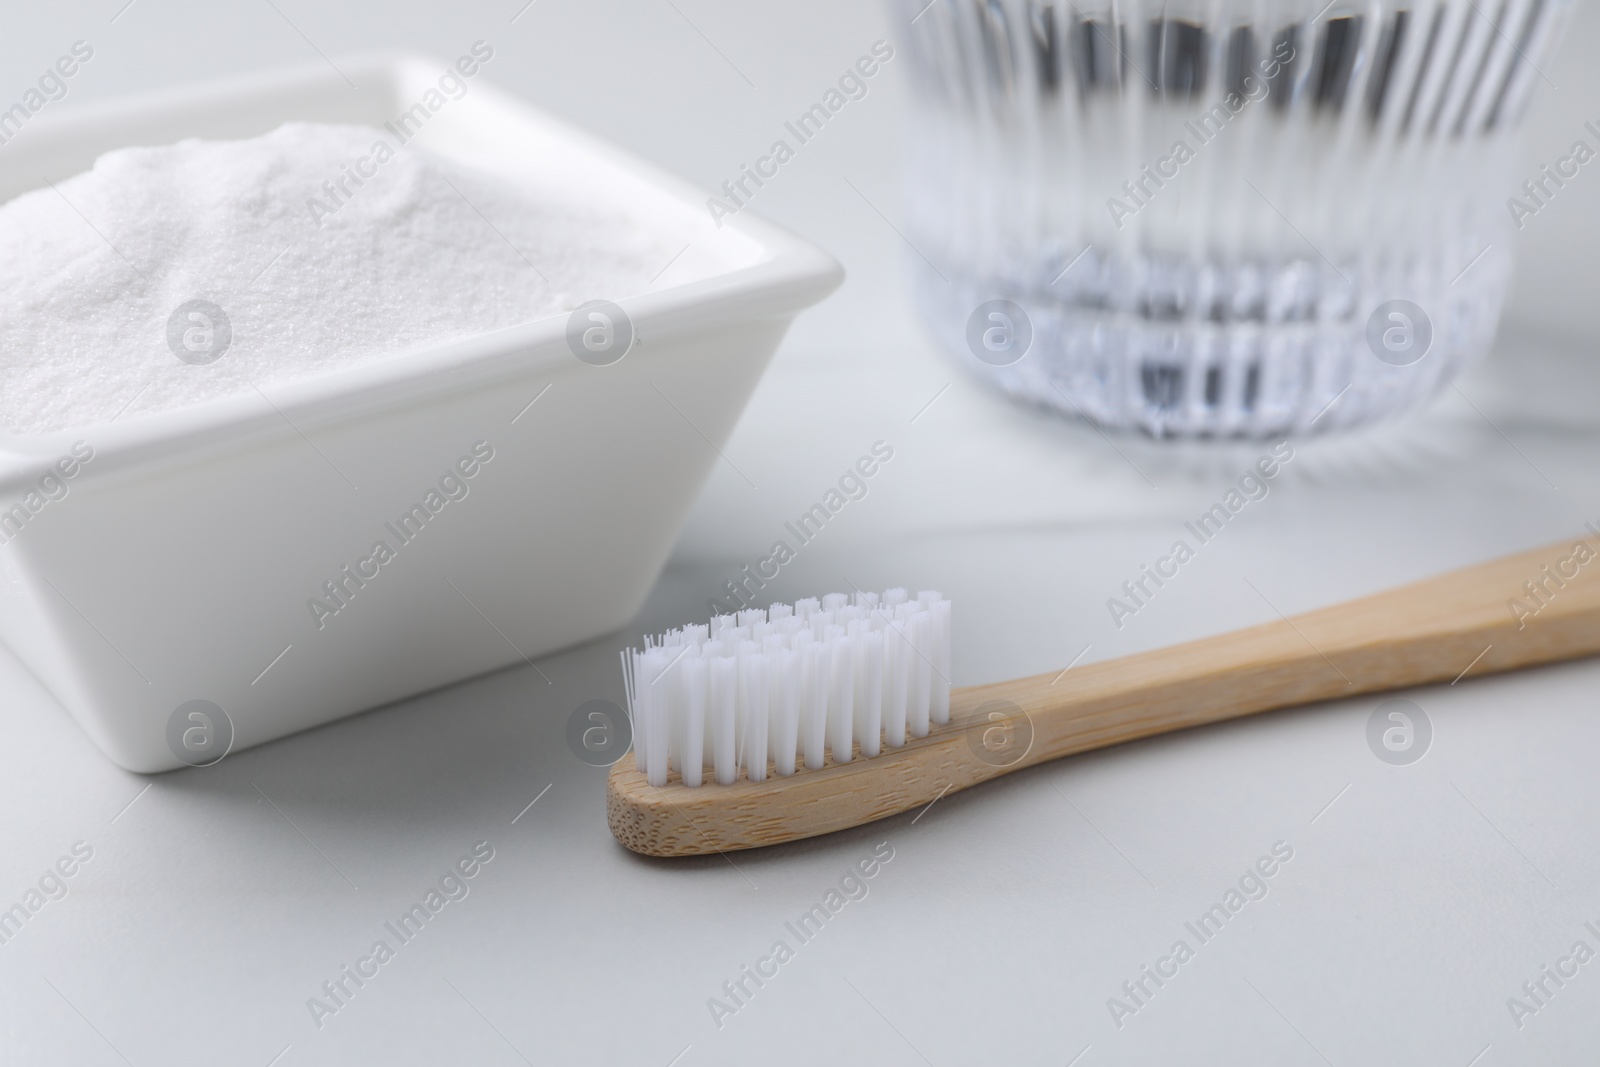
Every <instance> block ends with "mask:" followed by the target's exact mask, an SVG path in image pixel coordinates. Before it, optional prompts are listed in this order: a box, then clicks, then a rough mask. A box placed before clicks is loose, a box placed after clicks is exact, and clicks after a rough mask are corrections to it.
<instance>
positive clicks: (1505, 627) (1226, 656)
mask: <svg viewBox="0 0 1600 1067" xmlns="http://www.w3.org/2000/svg"><path fill="white" fill-rule="evenodd" d="M1524 583H1531V592H1530V588H1529V586H1528V585H1525V584H1524ZM1596 653H1600V537H1595V538H1594V539H1591V540H1574V541H1567V542H1562V543H1560V544H1555V545H1550V546H1547V547H1545V548H1540V549H1535V550H1534V551H1531V552H1524V553H1521V554H1519V555H1515V556H1508V557H1505V558H1502V559H1497V560H1494V561H1491V562H1489V563H1480V564H1477V565H1475V566H1471V567H1467V568H1464V569H1462V570H1457V571H1451V572H1450V573H1448V574H1442V575H1439V576H1437V577H1434V578H1428V579H1425V580H1423V581H1420V582H1415V583H1413V584H1411V585H1406V586H1401V587H1400V588H1397V589H1391V590H1388V591H1386V592H1382V593H1377V594H1375V595H1373V596H1368V597H1363V598H1361V599H1360V600H1352V601H1348V602H1346V603H1343V604H1337V605H1334V606H1333V607H1329V608H1323V609H1321V610H1319V611H1312V612H1308V613H1306V614H1304V615H1297V616H1294V617H1293V618H1280V619H1279V620H1278V621H1276V622H1270V623H1266V624H1264V625H1261V626H1255V627H1251V628H1250V629H1247V630H1238V631H1235V632H1233V633H1228V634H1222V635H1220V636H1217V637H1210V638H1205V639H1202V640H1199V641H1191V642H1189V643H1187V644H1183V645H1177V646H1175V647H1172V648H1164V649H1158V650H1156V651H1154V652H1146V653H1143V654H1141V655H1137V656H1129V657H1127V658H1125V659H1119V660H1110V661H1106V662H1102V663H1094V664H1090V665H1088V666H1085V667H1079V668H1075V669H1073V670H1071V671H1069V672H1067V673H1066V674H1065V675H1040V676H1038V677H1035V678H1023V679H1019V680H1017V681H1013V682H1003V683H999V684H996V685H986V686H978V687H975V688H972V689H966V690H962V691H961V703H962V704H963V705H970V703H971V702H973V701H976V702H977V705H978V706H982V705H983V704H985V703H987V702H993V701H1009V702H1011V703H1014V704H1016V705H1017V706H1018V707H1020V708H1021V709H1022V710H1023V711H1025V712H1026V713H1027V716H1028V718H1029V719H1030V720H1031V723H1032V727H1033V730H1034V742H1033V747H1032V748H1031V750H1030V751H1029V752H1028V753H1027V755H1026V756H1024V757H1022V758H1021V759H1019V760H1018V761H1017V764H1016V765H1017V766H1019V767H1025V766H1029V765H1031V764H1034V763H1040V762H1043V761H1045V760H1050V759H1055V758H1057V757H1060V756H1065V755H1069V754H1071V753H1074V752H1083V751H1086V750H1088V749H1094V748H1101V747H1103V746H1106V745H1113V744H1117V743H1119V742H1122V741H1129V740H1133V739H1135V738H1139V737H1147V736H1149V735H1151V734H1158V733H1165V732H1167V731H1169V730H1180V729H1183V728H1185V727H1189V726H1197V725H1200V724H1202V723H1209V722H1219V721H1222V720H1224V719H1232V718H1237V717H1239V716H1243V715H1251V714H1255V713H1257V712H1262V711H1270V710H1272V709H1274V708H1286V707H1296V706H1299V705H1303V704H1310V703H1315V702H1317V701H1321V700H1333V699H1339V698H1341V697H1348V696H1355V695H1358V694H1361V693H1372V692H1382V691H1386V690H1392V689H1401V688H1405V687H1407V686H1414V685H1424V684H1428V683H1432V682H1453V681H1455V680H1457V679H1458V678H1461V677H1474V676H1477V675H1480V674H1489V673H1492V672H1495V671H1506V670H1513V669H1515V668H1518V667H1527V666H1531V665H1533V664H1538V663H1548V662H1552V661H1556V660H1565V659H1574V658H1577V657H1580V656H1589V655H1594V654H1596ZM970 714H971V713H970V711H969V715H970ZM952 718H954V714H952ZM1007 769H1011V768H1007Z"/></svg>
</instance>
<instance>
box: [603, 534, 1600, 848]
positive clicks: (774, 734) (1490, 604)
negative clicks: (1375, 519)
mask: <svg viewBox="0 0 1600 1067" xmlns="http://www.w3.org/2000/svg"><path fill="white" fill-rule="evenodd" d="M1596 546H1600V534H1597V535H1596V537H1595V539H1594V541H1593V542H1590V541H1574V542H1567V543H1563V544H1558V545H1552V546H1549V547H1547V548H1542V549H1537V550H1535V551H1532V552H1527V553H1523V554H1521V555H1516V556H1508V557H1506V558H1503V559H1499V560H1495V561H1493V562H1489V563H1483V564H1479V565H1477V566H1473V567H1467V568H1465V569H1463V570H1458V571H1453V572H1451V573H1449V574H1444V575H1440V576H1438V577H1435V578H1429V579H1426V580H1424V581H1420V582H1416V583H1414V584H1412V585H1407V586H1403V587H1401V588H1399V589H1393V590H1390V591H1388V592H1384V593H1378V594H1376V595H1374V596H1369V597H1364V598H1362V599H1360V600H1354V601H1350V602H1348V603H1344V604H1339V605H1336V606H1334V607H1331V608H1324V609H1322V610H1320V611H1313V612H1308V613H1307V614H1304V615H1298V616H1296V617H1294V618H1283V619H1281V620H1280V621H1278V622H1271V623H1267V624H1265V625H1262V626H1255V627H1251V628H1250V629H1246V630H1239V631H1236V632H1234V633H1229V634H1223V635H1221V636H1218V637H1210V638H1206V639H1204V640H1199V641H1192V642H1189V643H1188V644H1183V645H1178V646H1175V647H1173V648H1165V649H1159V650H1157V651H1154V652H1146V653H1142V654H1140V655H1136V656H1128V657H1126V658H1123V659H1117V660H1110V661H1106V662H1102V663H1091V664H1087V665H1084V666H1080V667H1076V668H1073V669H1070V670H1067V671H1064V672H1061V673H1056V674H1041V675H1038V676H1036V677H1032V678H1021V679H1017V680H1015V681H1009V682H997V683H994V684H990V685H980V686H974V687H971V688H966V689H955V690H952V689H951V688H950V683H949V676H950V633H951V631H950V603H949V602H948V601H946V600H944V599H943V598H942V597H940V596H939V595H938V594H937V593H921V594H919V595H918V596H916V597H915V598H912V597H909V596H908V595H907V594H906V592H905V591H904V590H890V591H889V592H887V593H885V594H882V595H881V596H879V595H876V594H870V593H857V594H855V596H854V597H847V596H845V595H844V594H841V593H835V594H831V595H829V596H827V597H824V598H822V600H821V601H817V600H802V601H799V602H797V603H796V604H795V605H794V606H792V607H790V606H787V605H782V604H775V605H773V607H772V608H771V609H770V610H769V611H759V610H756V611H742V612H739V613H738V614H737V616H721V617H719V618H717V619H713V620H712V622H711V624H710V625H709V626H687V627H683V628H682V629H679V630H675V631H671V632H669V633H667V634H663V635H661V636H660V637H659V638H653V639H649V640H647V642H646V647H645V649H644V650H642V651H641V650H629V651H627V652H624V653H623V674H624V680H625V684H626V688H627V695H628V706H629V713H630V716H631V718H632V721H633V729H634V735H633V743H634V753H635V758H634V759H632V760H629V759H626V758H624V759H623V760H622V761H621V762H619V763H617V764H616V765H614V766H613V767H612V769H611V775H610V778H609V779H608V781H607V789H606V815H607V820H608V821H609V823H610V825H611V832H612V833H613V834H615V835H616V838H617V840H618V841H620V842H622V844H624V845H626V846H627V847H628V848H630V849H632V850H633V851H635V852H641V853H644V854H646V855H651V856H694V855H703V854H706V853H711V852H732V851H735V850H738V849H746V848H756V847H759V846H762V845H772V844H777V843H780V842H784V841H794V840H797V839H799V838H804V837H812V836H815V835H817V834H825V833H830V832H832V831H834V830H841V829H844V828H845V827H850V826H858V825H860V824H862V823H867V822H871V821H873V820H874V819H881V818H884V817H885V816H888V815H894V814H896V813H898V812H903V811H908V810H910V809H912V808H915V807H920V806H922V805H925V804H929V803H931V802H932V801H933V800H935V799H936V798H938V797H941V796H944V795H945V794H947V793H950V792H954V791H956V790H961V789H966V788H967V787H968V786H973V785H977V784H978V783H979V782H983V781H986V780H988V779H990V778H995V777H998V776H999V775H1002V774H1006V773H1008V772H1010V771H1015V770H1020V769H1021V768H1024V767H1031V766H1033V765H1034V764H1037V763H1043V762H1045V761H1046V760H1053V759H1057V758H1059V757H1062V756H1067V755H1071V754H1073V753H1075V752H1084V751H1087V750H1090V749H1095V748H1104V747H1106V746H1108V745H1115V744H1119V743H1121V742H1123V741H1131V740H1133V739H1135V738H1140V737H1148V736H1150V735H1152V734H1159V733H1165V732H1167V731H1170V730H1180V729H1183V728H1185V727H1189V726H1198V725H1201V724H1202V723H1211V722H1220V721H1222V720H1224V719H1232V718H1237V717H1239V716H1242V715H1251V714H1254V713H1256V712H1261V711H1269V710H1272V709H1274V708H1285V707H1294V706H1297V705H1302V704H1311V703H1315V702H1317V701H1321V700H1331V699H1337V698H1340V697H1348V696H1354V695H1356V694H1360V693H1372V692H1378V691H1382V690H1389V689H1398V688H1403V687H1406V686H1414V685H1422V684H1426V683H1430V682H1440V681H1445V682H1448V681H1452V680H1456V679H1459V678H1460V677H1462V676H1464V675H1467V674H1469V673H1470V674H1471V675H1473V676H1476V675H1480V674H1487V673H1490V672H1494V671H1506V670H1512V669H1515V668H1518V667H1526V666H1530V665H1533V664H1538V663H1549V662H1552V661H1556V660H1564V659H1572V658H1576V657H1579V656H1588V655H1593V654H1595V653H1597V652H1600V563H1595V565H1594V566H1588V564H1590V563H1592V562H1594V561H1595V558H1596V556H1597V555H1600V549H1597V547H1596Z"/></svg>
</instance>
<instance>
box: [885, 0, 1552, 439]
mask: <svg viewBox="0 0 1600 1067" xmlns="http://www.w3.org/2000/svg"><path fill="white" fill-rule="evenodd" d="M1571 6H1572V3H1571V0H1497V3H1495V4H1477V3H1474V2H1473V0H1434V2H1428V0H1418V2H1413V3H1408V4H1400V3H1393V2H1389V0H1373V2H1366V3H1359V4H1357V3H1349V2H1347V0H1334V2H1333V3H1331V4H1328V5H1327V6H1326V7H1323V0H1307V2H1304V3H1299V2H1290V0H1244V2H1241V0H1209V2H1201V0H1063V2H1050V0H934V2H932V3H929V0H895V14H896V16H897V18H898V20H899V22H900V24H901V30H902V34H901V36H900V39H902V40H905V41H907V42H908V51H909V53H910V57H911V60H912V65H913V68H914V80H915V87H914V92H913V97H914V101H915V103H914V106H913V126H912V129H911V134H910V137H909V145H908V148H909V156H910V159H909V165H910V167H909V179H910V181H909V184H910V196H909V219H908V228H907V232H906V236H907V239H908V241H909V242H910V243H911V245H912V246H913V247H914V249H915V250H916V252H917V255H916V256H914V257H912V263H913V269H914V270H915V271H916V275H917V276H916V282H915V285H916V291H917V299H918V303H919V305H920V308H921V310H922V313H923V315H924V316H925V317H926V319H927V320H928V322H929V323H930V324H931V326H932V328H933V329H934V331H935V332H936V333H937V335H938V336H939V338H940V340H941V342H942V343H943V344H944V346H945V347H947V348H948V349H950V350H951V351H952V352H954V353H956V354H957V355H958V357H959V358H961V359H963V360H964V361H965V362H966V363H968V364H969V365H970V366H971V367H972V368H973V369H974V370H975V371H977V372H978V373H980V374H982V375H983V376H985V377H986V378H988V379H989V380H991V381H993V382H994V383H995V384H997V385H998V386H1000V387H1001V388H1002V389H1004V390H1006V391H1007V392H1009V393H1011V394H1013V395H1015V396H1017V397H1019V398H1022V399H1026V400H1028V401H1031V402H1036V403H1040V404H1044V405H1047V406H1049V407H1051V408H1054V409H1057V410H1060V411H1062V412H1065V413H1068V414H1074V415H1081V416H1084V417H1087V418H1090V419H1093V420H1095V421H1096V422H1098V423H1101V424H1103V425H1107V426H1115V427H1121V428H1133V429H1139V430H1143V431H1145V432H1148V433H1150V434H1153V435H1156V436H1265V435H1269V434H1282V433H1289V432H1306V431H1322V430H1327V429H1331V428H1334V427H1338V426H1349V425H1353V424H1356V423H1359V422H1364V421H1367V420H1370V419H1373V418H1377V417H1380V416H1383V415H1386V414H1390V413H1393V412H1396V411H1400V410H1403V409H1405V408H1407V407H1410V406H1413V405H1416V404H1418V403H1420V402H1421V401H1423V400H1425V399H1426V398H1428V397H1429V396H1431V395H1432V394H1433V393H1435V392H1436V391H1437V390H1439V389H1441V388H1443V387H1444V386H1445V385H1446V384H1447V383H1448V382H1449V381H1450V380H1451V378H1453V377H1454V376H1455V374H1456V373H1457V372H1458V371H1459V370H1460V369H1461V368H1462V367H1463V366H1464V365H1465V364H1466V363H1468V362H1469V361H1471V360H1472V359H1473V358H1475V357H1476V356H1478V355H1480V354H1481V353H1482V352H1483V351H1484V350H1485V349H1486V348H1487V347H1488V345H1489V342H1490V341H1491V339H1492V337H1493V334H1494V329H1495V325H1496V322H1497V320H1498V317H1499V312H1500V305H1501V302H1502V299H1503V297H1504V294H1505V290H1506V286H1507V283H1508V281H1509V275H1510V267H1511V260H1510V251H1511V249H1510V224H1511V217H1510V214H1509V211H1508V208H1507V204H1506V198H1507V197H1508V196H1509V195H1512V194H1515V193H1517V187H1518V178H1520V177H1525V176H1521V175H1514V174H1513V173H1511V171H1510V170H1509V169H1508V167H1509V164H1510V162H1511V153H1510V152H1508V151H1507V147H1508V144H1509V143H1510V141H1511V138H1512V137H1513V136H1514V133H1515V129H1516V127H1517V126H1518V124H1519V120H1520V119H1521V117H1522V115H1523V113H1524V112H1525V110H1526V108H1527V104H1528V100H1529V97H1530V94H1531V92H1532V91H1533V89H1534V87H1535V85H1536V84H1537V83H1538V82H1540V81H1542V80H1544V75H1543V74H1542V73H1541V71H1540V69H1539V68H1540V67H1542V66H1544V65H1545V64H1546V63H1547V62H1548V56H1549V54H1550V52H1551V50H1552V49H1553V47H1554V44H1555V41H1556V39H1557V37H1558V36H1559V32H1560V28H1561V26H1562V24H1563V23H1564V21H1565V18H1566V16H1567V15H1568V14H1570V10H1571ZM1319 9H1320V10H1319ZM1532 177H1538V176H1537V175H1533V176H1532ZM997 301H998V302H1000V303H997ZM1005 302H1009V303H1005Z"/></svg>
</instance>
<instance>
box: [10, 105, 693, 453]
mask: <svg viewBox="0 0 1600 1067" xmlns="http://www.w3.org/2000/svg"><path fill="white" fill-rule="evenodd" d="M380 140H383V141H391V139H390V138H388V137H386V135H385V134H384V133H383V132H382V131H380V130H377V129H369V128H366V127H360V126H328V125H317V124H308V123H292V124H290V125H286V126H283V127H281V128H280V129H278V130H276V131H274V132H272V133H270V134H267V135H266V136H263V137H257V138H254V139H251V140H244V141H196V140H191V141H184V142H182V143H179V144H176V145H171V146H167V147H160V148H127V149H122V150H119V151H115V152H110V153H107V154H106V155H104V156H101V157H100V158H99V159H98V160H97V161H96V162H95V165H94V169H93V170H91V171H89V172H87V173H85V174H80V175H78V176H76V177H74V178H71V179H69V180H67V181H63V182H60V183H58V184H57V186H56V187H55V188H54V189H51V188H45V189H40V190H36V191H34V192H30V193H27V194H25V195H23V196H20V197H18V198H17V199H15V200H13V201H11V202H10V203H8V204H6V205H4V206H3V207H0V424H3V425H4V427H5V428H6V429H7V430H9V431H11V432H12V433H18V434H30V433H43V432H48V431H52V430H61V429H68V428H77V427H84V426H90V425H93V424H96V423H105V422H108V421H110V420H112V419H114V418H129V417H134V416H137V415H141V414H147V413H149V412H153V411H159V410H164V409H170V408H175V407H181V406H184V405H188V404H194V403H197V402H200V401H204V400H208V399H212V398H215V397H220V396H227V395H233V394H239V393H250V392H252V391H254V389H256V388H258V387H264V386H270V385H272V384H274V383H281V382H285V381H290V380H294V379H300V378H306V377H310V376H313V375H316V374H319V373H325V372H327V371H330V370H334V369H337V368H341V367H348V366H352V365H355V364H358V363H366V362H373V361H376V360H380V359H385V358H388V357H391V356H394V355H397V354H400V353H403V352H406V351H409V350H416V349H419V348H422V347H425V346H430V345H435V344H440V343H446V342H449V341H454V340H460V339H462V338H466V337H470V336H474V335H477V334H483V333H488V332H491V331H493V330H497V329H502V328H504V327H508V326H514V325H518V324H521V323H525V322H529V321H532V320H534V319H538V318H542V317H545V316H549V315H553V314H559V313H562V312H565V311H568V310H570V309H572V308H574V307H576V306H577V305H578V304H580V303H583V302H584V301H586V300H591V299H597V298H603V299H616V298H619V297H623V296H628V295H632V294H634V293H638V292H642V291H644V290H645V289H646V288H647V287H648V286H649V284H650V283H651V281H652V279H653V278H654V277H655V276H656V275H658V274H659V273H660V272H661V271H662V269H663V268H664V267H665V266H666V265H667V264H668V263H669V262H670V261H671V260H672V259H673V257H674V255H675V254H676V253H678V252H679V251H680V249H681V248H682V246H683V241H682V240H681V239H680V238H679V237H678V236H677V235H675V234H672V233H670V232H669V231H668V229H667V227H665V226H653V225H648V224H646V222H645V220H642V219H640V218H638V217H636V216H635V215H634V214H632V213H630V210H629V209H628V207H627V206H626V205H621V204H608V203H605V202H602V201H600V200H599V199H597V198H596V197H595V196H592V195H585V193H584V192H583V191H582V190H574V189H573V187H572V186H571V184H570V183H569V184H567V185H562V184H560V183H558V182H556V181H554V180H551V181H550V182H548V183H546V182H539V181H537V180H536V179H529V178H525V177H522V176H519V177H518V178H517V179H515V182H513V180H512V179H510V178H507V177H502V176H499V175H496V174H492V173H490V172H487V171H482V170H478V169H475V168H473V167H470V166H467V165H464V164H462V163H458V162H456V161H453V160H450V159H447V158H445V157H443V156H441V155H438V154H435V153H433V152H430V151H428V150H427V149H424V148H421V147H420V146H417V145H415V144H409V145H406V146H404V147H401V148H398V149H397V150H393V153H394V154H393V157H392V158H390V159H388V160H387V161H386V162H383V163H381V164H378V163H377V162H376V160H372V161H370V162H367V163H365V164H364V165H363V166H362V167H361V170H362V171H365V172H368V173H370V172H371V171H372V170H373V169H374V168H375V169H376V173H375V174H372V176H370V177H363V178H361V181H362V182H363V183H364V184H361V185H359V186H358V185H357V184H356V183H355V181H354V180H352V179H350V178H347V177H346V175H347V174H349V173H352V172H351V171H350V170H349V169H348V168H349V167H350V166H351V165H352V164H354V163H355V162H357V161H358V160H361V159H363V158H368V159H371V157H372V156H373V147H374V145H375V143H376V142H378V141H380ZM391 143H392V141H391ZM559 162H560V161H559V160H556V161H552V165H553V166H556V165H559ZM341 179H342V180H343V190H339V189H338V187H337V186H335V187H334V191H335V194H336V195H330V192H329V189H328V187H327V186H326V185H325V183H329V182H336V183H337V182H340V181H341ZM345 192H348V193H349V195H348V196H346V195H345ZM313 200H314V201H316V206H315V207H313V206H312V201H313ZM191 301H203V302H205V303H206V304H209V305H213V306H215V307H217V308H220V309H222V311H223V313H224V315H225V316H226V319H227V324H228V327H229V328H230V329H231V338H228V340H227V347H226V349H225V350H223V351H222V354H221V356H220V357H218V358H216V359H215V361H213V362H209V363H203V364H202V363H198V362H186V361H185V359H180V358H178V356H177V355H176V354H175V352H176V351H177V349H175V347H174V345H173V344H171V343H169V339H168V332H169V320H172V319H173V317H174V312H175V311H178V310H179V309H180V308H181V307H182V305H185V304H188V303H189V302H191ZM202 307H203V306H202ZM201 314H202V316H204V317H202V318H196V319H192V320H191V319H190V317H189V315H188V313H187V312H184V313H182V314H180V315H179V320H180V328H179V330H178V334H179V336H180V337H182V338H185V339H186V341H187V348H186V351H188V352H192V353H193V355H194V358H195V359H196V360H204V359H206V358H208V354H209V353H210V352H211V351H214V350H215V349H216V348H217V347H218V343H217V336H216V334H215V332H214V327H215V326H217V325H218V324H217V323H212V322H210V321H209V320H210V318H211V316H209V315H207V314H206V312H205V311H204V310H202V312H201ZM182 323H191V325H189V326H182V325H181V324H182ZM185 331H191V332H185Z"/></svg>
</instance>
